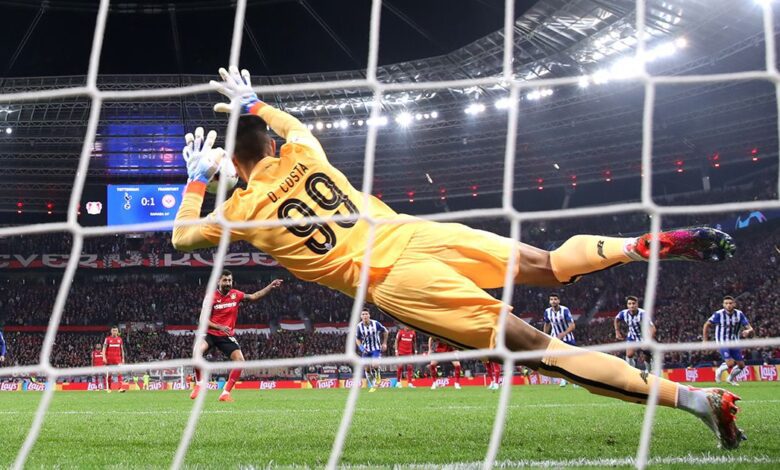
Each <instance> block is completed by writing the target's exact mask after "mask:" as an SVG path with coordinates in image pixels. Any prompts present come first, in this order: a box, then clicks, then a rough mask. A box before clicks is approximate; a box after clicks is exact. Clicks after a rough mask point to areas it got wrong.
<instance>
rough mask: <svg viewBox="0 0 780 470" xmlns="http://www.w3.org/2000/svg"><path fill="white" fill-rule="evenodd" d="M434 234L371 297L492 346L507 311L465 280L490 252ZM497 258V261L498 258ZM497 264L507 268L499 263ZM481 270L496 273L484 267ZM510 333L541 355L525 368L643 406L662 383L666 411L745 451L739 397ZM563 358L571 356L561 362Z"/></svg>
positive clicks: (512, 326) (520, 324)
mask: <svg viewBox="0 0 780 470" xmlns="http://www.w3.org/2000/svg"><path fill="white" fill-rule="evenodd" d="M429 228H430V227H428V229H425V230H422V231H420V230H419V229H418V231H417V232H416V233H415V237H413V238H412V239H411V240H410V241H409V244H408V245H407V248H406V249H405V250H404V253H403V254H402V255H401V257H399V258H398V259H397V260H396V263H395V265H394V267H393V269H392V270H390V271H389V273H387V274H386V275H385V276H384V277H383V278H381V279H377V280H374V281H373V282H372V285H370V286H369V290H368V293H367V294H368V299H369V301H372V302H373V303H375V304H376V305H378V306H379V307H380V308H382V309H383V310H385V311H387V312H388V313H389V314H390V315H392V316H394V317H395V318H396V319H397V320H398V321H400V322H402V323H404V324H407V325H411V326H413V327H414V328H416V329H418V330H420V331H422V332H425V333H427V334H430V335H433V336H437V337H439V338H442V339H444V340H446V341H447V342H448V343H450V344H453V345H460V346H461V347H462V348H491V347H493V346H494V344H495V340H496V338H495V335H496V333H497V332H498V330H499V328H498V327H499V325H497V321H498V318H499V315H500V312H501V310H502V307H503V304H502V303H501V301H499V300H497V299H495V298H493V297H491V296H489V295H487V293H486V292H485V291H484V290H482V289H480V286H478V284H477V283H476V282H474V281H473V280H472V279H471V277H470V276H465V275H462V274H460V271H463V270H465V269H466V268H468V269H474V272H472V273H471V274H473V275H474V276H477V273H478V271H477V268H479V267H480V266H479V265H474V264H472V263H470V261H469V260H468V259H466V256H467V255H468V254H469V252H470V251H473V250H477V249H480V250H481V252H485V250H484V249H482V248H481V247H474V246H472V245H471V244H470V243H466V244H461V245H459V246H457V247H454V246H452V245H446V244H445V246H444V247H442V246H441V245H440V244H439V243H440V242H441V241H442V239H445V240H446V241H447V243H456V242H457V241H455V240H452V238H451V237H448V236H445V235H444V234H442V233H438V232H437V231H435V230H430V229H429ZM418 235H419V236H418ZM463 236H464V237H468V236H469V234H468V233H467V232H463ZM481 238H482V242H483V244H484V245H486V246H485V249H487V250H494V251H496V253H498V251H500V250H498V249H494V248H495V247H491V246H489V245H490V240H491V239H495V238H500V237H497V236H496V237H492V238H491V237H481ZM496 245H500V243H496ZM504 247H506V244H504ZM505 251H506V250H505ZM459 256H460V257H459ZM493 259H494V260H498V258H497V257H494V258H493ZM504 261H506V255H505V258H504ZM493 264H495V265H497V266H500V262H496V263H493ZM504 266H506V263H505V262H504ZM503 269H504V270H505V269H506V268H505V267H504V268H503ZM481 270H482V272H490V271H494V270H492V269H489V266H484V265H482V266H481ZM477 277H478V276H477ZM498 277H499V278H500V276H498ZM504 331H505V332H506V336H505V344H506V346H507V347H508V348H509V349H510V350H512V351H531V350H538V351H542V353H541V357H540V359H537V360H534V361H525V364H526V365H528V366H530V367H532V368H535V369H537V370H540V371H541V372H542V373H544V374H545V375H548V376H552V377H558V378H561V377H563V378H566V379H567V380H569V381H571V382H573V383H577V384H579V385H581V386H583V387H585V388H586V389H588V390H589V391H590V392H592V393H596V394H600V395H605V396H610V397H614V398H619V399H622V400H625V401H629V402H633V403H644V402H645V401H646V400H647V396H648V393H649V391H650V387H651V386H653V385H654V384H655V383H658V384H659V386H660V389H659V403H660V404H661V405H663V406H670V407H680V408H682V409H685V410H687V411H690V412H691V413H694V414H696V415H697V416H699V417H701V418H702V419H705V420H707V421H706V422H707V424H708V425H709V426H710V427H711V428H712V429H713V430H714V431H715V432H716V433H718V435H719V437H720V439H721V444H722V445H723V446H725V447H737V446H738V445H739V440H740V438H741V436H742V435H741V432H740V431H738V430H737V428H736V425H735V424H734V416H733V413H735V412H736V406H734V405H733V403H734V402H735V401H736V400H737V399H738V398H737V397H736V396H734V395H732V394H730V393H729V392H726V391H724V390H717V391H716V390H712V391H701V390H694V389H690V388H689V387H685V386H682V385H678V384H676V383H674V382H671V381H669V380H665V379H662V378H658V377H654V376H652V375H650V374H647V373H646V372H640V371H638V370H636V369H634V368H633V367H631V366H629V365H628V364H626V363H625V362H624V361H623V360H621V359H618V358H617V357H615V356H611V355H608V354H604V353H599V352H594V351H587V350H583V349H579V348H577V347H574V346H569V345H566V344H564V343H563V342H562V341H560V340H558V339H552V338H550V337H549V336H547V335H545V334H544V333H542V332H541V331H539V330H537V329H536V328H533V327H531V326H530V325H528V324H527V323H525V322H524V321H522V320H521V319H519V318H518V317H516V316H514V315H508V316H507V322H506V324H505V325H504ZM558 353H568V354H564V355H560V356H559V355H558ZM721 405H723V406H721Z"/></svg>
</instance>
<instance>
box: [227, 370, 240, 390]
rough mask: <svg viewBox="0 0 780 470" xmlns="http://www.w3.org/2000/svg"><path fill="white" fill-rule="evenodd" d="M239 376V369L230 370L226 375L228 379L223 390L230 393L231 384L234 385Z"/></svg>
mask: <svg viewBox="0 0 780 470" xmlns="http://www.w3.org/2000/svg"><path fill="white" fill-rule="evenodd" d="M240 377H241V369H233V370H231V371H230V375H229V376H228V381H227V383H226V384H225V392H228V393H230V391H231V390H233V386H234V385H236V380H238V379H239V378H240Z"/></svg>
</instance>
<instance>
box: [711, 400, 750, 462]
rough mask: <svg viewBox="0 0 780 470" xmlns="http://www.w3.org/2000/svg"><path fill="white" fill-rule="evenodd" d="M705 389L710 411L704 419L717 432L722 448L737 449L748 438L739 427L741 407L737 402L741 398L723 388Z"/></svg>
mask: <svg viewBox="0 0 780 470" xmlns="http://www.w3.org/2000/svg"><path fill="white" fill-rule="evenodd" d="M703 391H704V392H705V393H706V394H707V402H708V403H709V405H710V412H709V414H708V415H707V416H704V417H702V420H703V421H704V423H705V424H706V425H707V426H709V428H710V429H712V431H713V432H714V433H715V436H717V438H718V440H719V441H720V447H721V448H722V449H726V450H732V449H736V448H737V447H739V444H740V443H741V442H742V441H745V440H747V436H745V433H744V432H742V430H741V429H739V428H738V427H737V412H739V408H738V407H737V404H736V403H737V401H739V400H740V398H739V397H738V396H737V395H735V394H733V393H731V392H729V391H727V390H723V389H722V388H707V389H704V390H703Z"/></svg>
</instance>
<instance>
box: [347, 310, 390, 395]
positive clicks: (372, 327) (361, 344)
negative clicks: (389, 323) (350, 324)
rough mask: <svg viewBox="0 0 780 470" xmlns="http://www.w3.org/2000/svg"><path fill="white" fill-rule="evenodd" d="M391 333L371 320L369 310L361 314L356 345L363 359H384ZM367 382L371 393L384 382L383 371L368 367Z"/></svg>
mask: <svg viewBox="0 0 780 470" xmlns="http://www.w3.org/2000/svg"><path fill="white" fill-rule="evenodd" d="M389 335H390V332H389V331H388V330H387V328H385V326H384V325H383V324H381V323H379V322H378V321H376V320H372V319H371V313H370V312H369V311H368V309H363V311H362V312H360V323H358V324H357V332H356V335H355V343H356V344H357V347H358V349H359V350H360V353H361V354H362V355H363V357H373V358H379V357H382V353H383V352H385V351H387V337H388V336H389ZM366 381H367V384H368V387H369V392H373V391H375V390H376V389H377V387H379V384H380V383H381V382H382V375H381V369H380V368H379V367H377V366H376V365H374V364H371V365H370V366H369V367H366Z"/></svg>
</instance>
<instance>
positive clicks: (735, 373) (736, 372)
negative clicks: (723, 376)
mask: <svg viewBox="0 0 780 470" xmlns="http://www.w3.org/2000/svg"><path fill="white" fill-rule="evenodd" d="M740 372H742V368H741V367H739V366H734V368H733V369H731V373H730V374H729V380H735V379H736V378H737V376H738V375H739V373H740Z"/></svg>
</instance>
